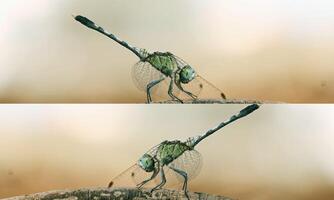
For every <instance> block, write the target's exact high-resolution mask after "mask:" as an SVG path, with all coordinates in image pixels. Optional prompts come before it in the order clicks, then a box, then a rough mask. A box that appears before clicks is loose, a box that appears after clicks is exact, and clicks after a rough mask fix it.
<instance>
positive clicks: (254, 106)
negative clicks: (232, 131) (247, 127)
mask: <svg viewBox="0 0 334 200" xmlns="http://www.w3.org/2000/svg"><path fill="white" fill-rule="evenodd" d="M259 107H260V106H259V105H258V104H252V105H249V106H247V107H246V108H244V109H242V110H241V111H240V112H239V113H238V114H236V115H233V116H232V117H230V119H228V120H227V121H224V122H222V123H220V124H219V125H218V126H217V127H215V128H213V129H210V130H208V131H207V132H206V133H205V134H204V135H202V136H200V137H199V138H198V139H197V140H196V141H195V142H194V143H193V144H192V145H191V146H192V147H195V146H196V145H197V144H198V143H200V142H201V141H202V140H203V139H205V138H206V137H208V136H210V135H212V134H213V133H215V132H216V131H218V130H219V129H221V128H223V127H224V126H226V125H228V124H230V123H232V122H234V121H236V120H238V119H240V118H242V117H245V116H247V115H248V114H250V113H252V112H253V111H255V110H256V109H258V108H259Z"/></svg>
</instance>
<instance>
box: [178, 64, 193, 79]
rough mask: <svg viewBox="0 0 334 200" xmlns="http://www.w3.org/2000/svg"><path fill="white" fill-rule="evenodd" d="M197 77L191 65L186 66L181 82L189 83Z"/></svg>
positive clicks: (181, 74) (181, 75) (182, 70)
mask: <svg viewBox="0 0 334 200" xmlns="http://www.w3.org/2000/svg"><path fill="white" fill-rule="evenodd" d="M195 75H196V72H195V70H194V69H193V68H192V67H191V66H190V65H186V66H184V67H183V68H182V69H181V71H180V81H181V83H189V82H190V81H192V80H193V79H194V78H195Z"/></svg>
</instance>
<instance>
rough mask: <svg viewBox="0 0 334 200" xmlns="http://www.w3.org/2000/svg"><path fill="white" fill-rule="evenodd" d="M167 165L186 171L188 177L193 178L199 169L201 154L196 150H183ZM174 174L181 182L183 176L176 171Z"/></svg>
mask: <svg viewBox="0 0 334 200" xmlns="http://www.w3.org/2000/svg"><path fill="white" fill-rule="evenodd" d="M169 166H171V167H173V168H176V169H180V170H182V171H184V172H186V173H187V175H188V179H189V180H191V179H194V178H195V177H196V176H197V175H198V174H199V172H200V171H201V168H202V156H201V154H200V153H199V152H198V151H196V150H191V151H185V152H184V153H183V154H182V155H181V156H180V157H178V158H177V159H176V160H174V161H173V162H172V163H170V164H169ZM170 171H172V170H170ZM173 173H174V171H173ZM175 174H176V177H177V179H178V180H181V181H182V182H183V177H182V176H180V175H179V174H177V173H175Z"/></svg>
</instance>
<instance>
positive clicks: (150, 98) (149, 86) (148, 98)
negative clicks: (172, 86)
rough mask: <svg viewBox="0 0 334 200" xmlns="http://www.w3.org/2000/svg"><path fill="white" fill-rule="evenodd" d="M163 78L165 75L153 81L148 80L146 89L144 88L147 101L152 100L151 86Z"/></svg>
mask: <svg viewBox="0 0 334 200" xmlns="http://www.w3.org/2000/svg"><path fill="white" fill-rule="evenodd" d="M164 79H165V77H162V78H161V79H159V80H155V81H152V82H150V83H149V84H148V85H147V89H146V94H147V103H151V102H152V97H151V92H150V90H151V88H152V87H153V86H155V85H156V84H158V83H160V82H161V81H163V80H164Z"/></svg>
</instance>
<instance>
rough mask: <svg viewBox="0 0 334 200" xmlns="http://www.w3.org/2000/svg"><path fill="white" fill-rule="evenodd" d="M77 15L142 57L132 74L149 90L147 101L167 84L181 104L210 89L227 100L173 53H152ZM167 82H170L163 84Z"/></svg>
mask: <svg viewBox="0 0 334 200" xmlns="http://www.w3.org/2000/svg"><path fill="white" fill-rule="evenodd" d="M74 18H75V20H77V21H79V22H80V23H82V24H83V25H85V26H86V27H88V28H91V29H93V30H95V31H98V32H100V33H102V34H104V35H106V36H107V37H109V38H111V39H113V40H114V41H116V42H117V43H119V44H120V45H122V46H123V47H125V48H127V49H128V50H130V51H132V52H133V53H134V54H135V55H137V56H138V57H139V59H140V61H139V62H138V63H137V64H135V65H134V66H133V67H132V77H133V80H134V82H135V84H136V86H137V87H138V88H139V89H140V90H144V91H146V94H147V102H148V103H151V102H152V97H151V92H152V91H153V92H154V91H157V90H160V88H161V87H159V86H164V85H167V88H168V89H167V90H168V92H167V93H168V95H169V96H170V97H171V98H172V100H177V101H179V102H181V103H183V100H184V99H186V98H190V99H193V100H197V99H198V97H199V94H200V93H203V90H205V91H209V92H208V93H210V94H211V96H213V97H214V98H222V99H226V97H225V94H224V93H223V92H222V91H221V90H219V89H218V88H217V87H215V86H214V85H213V84H211V83H210V82H208V81H206V80H205V79H204V78H202V77H201V76H200V75H198V74H197V73H196V71H195V70H194V69H193V67H191V66H190V65H189V64H187V63H186V62H185V61H183V60H182V59H180V58H178V57H177V56H175V55H173V54H172V53H170V52H158V51H157V52H153V53H149V52H148V51H147V50H145V49H142V48H137V47H134V46H131V45H129V44H128V43H127V42H125V41H122V40H120V39H119V38H117V37H116V36H115V35H114V34H112V33H109V32H108V31H106V30H104V29H103V28H102V27H100V26H98V25H97V24H95V23H94V22H92V21H91V20H89V19H88V18H86V17H83V16H80V15H78V16H75V17H74ZM166 81H167V84H164V82H166ZM153 87H154V89H153ZM158 88H159V89H158Z"/></svg>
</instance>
